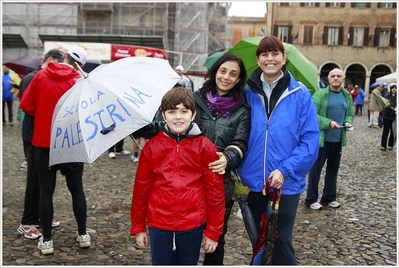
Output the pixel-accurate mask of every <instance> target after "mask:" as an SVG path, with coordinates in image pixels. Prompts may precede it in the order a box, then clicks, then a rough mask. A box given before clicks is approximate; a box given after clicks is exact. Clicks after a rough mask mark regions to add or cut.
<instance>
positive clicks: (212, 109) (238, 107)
mask: <svg viewBox="0 0 399 268" xmlns="http://www.w3.org/2000/svg"><path fill="white" fill-rule="evenodd" d="M245 78H246V70H245V67H244V64H243V62H242V60H241V59H240V58H239V57H237V56H236V55H233V54H225V55H223V56H222V57H221V58H219V59H218V60H217V61H216V62H215V63H214V64H213V66H212V67H211V68H210V69H209V70H208V73H207V74H206V75H205V82H204V84H203V86H202V88H200V89H199V90H198V91H196V92H195V93H194V97H195V102H196V105H197V107H196V111H197V115H196V117H195V119H194V122H196V123H197V125H198V126H199V127H200V129H201V131H202V132H203V133H204V134H205V136H206V137H208V139H210V140H211V141H212V142H213V143H214V144H215V145H216V146H217V148H218V151H219V152H218V153H217V154H218V156H219V160H217V161H215V162H213V163H211V166H210V169H212V170H213V171H214V172H219V173H220V174H224V187H225V189H224V191H225V199H226V210H225V219H224V232H223V234H222V235H221V236H220V238H219V241H218V246H217V248H216V250H215V251H214V252H213V253H206V254H205V258H204V262H203V264H204V265H223V257H224V244H225V240H224V236H225V234H226V232H227V222H228V219H229V218H230V213H231V208H232V207H233V204H234V201H233V200H232V195H233V190H234V182H233V180H232V179H231V170H234V169H236V168H237V167H238V166H239V164H240V163H241V160H242V158H243V157H244V155H245V154H246V152H247V148H248V137H249V130H250V109H249V106H248V104H247V102H246V100H245V96H244V85H245Z"/></svg>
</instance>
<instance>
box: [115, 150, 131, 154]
mask: <svg viewBox="0 0 399 268" xmlns="http://www.w3.org/2000/svg"><path fill="white" fill-rule="evenodd" d="M115 154H116V155H129V154H130V151H126V150H122V151H120V152H115Z"/></svg>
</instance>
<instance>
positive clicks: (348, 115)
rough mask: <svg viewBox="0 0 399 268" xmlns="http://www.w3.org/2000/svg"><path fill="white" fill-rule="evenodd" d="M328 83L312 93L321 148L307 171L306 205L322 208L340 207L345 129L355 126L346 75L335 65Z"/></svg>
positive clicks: (312, 207)
mask: <svg viewBox="0 0 399 268" xmlns="http://www.w3.org/2000/svg"><path fill="white" fill-rule="evenodd" d="M328 82H329V86H328V87H326V88H324V89H322V90H318V91H316V92H315V93H314V94H313V101H314V103H315V104H316V110H317V117H318V121H319V127H320V148H319V154H318V157H317V160H316V162H315V163H314V165H313V167H312V169H311V170H310V171H309V175H308V189H307V195H306V200H305V205H306V206H308V207H310V208H311V209H315V210H318V209H321V208H322V207H323V205H327V204H328V206H330V207H332V208H339V207H340V204H339V202H338V201H337V177H338V170H339V166H340V162H341V155H342V147H343V146H346V144H347V137H346V130H345V129H344V128H343V127H347V128H349V127H352V123H353V118H354V111H353V105H352V97H351V94H350V93H349V92H348V91H346V90H345V88H343V87H342V84H343V83H344V82H345V75H344V73H343V71H342V70H340V69H338V68H335V69H333V70H331V71H330V73H329V74H328ZM326 160H327V167H326V172H325V178H324V188H323V195H322V197H321V199H320V202H318V201H317V199H318V196H319V195H318V187H319V182H320V176H321V171H322V169H323V166H324V163H325V162H326Z"/></svg>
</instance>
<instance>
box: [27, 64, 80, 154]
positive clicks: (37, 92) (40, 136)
mask: <svg viewBox="0 0 399 268" xmlns="http://www.w3.org/2000/svg"><path fill="white" fill-rule="evenodd" d="M79 78H80V75H79V73H78V72H77V71H76V70H75V69H74V68H73V67H72V66H71V65H69V64H64V63H49V64H48V66H47V67H46V68H45V69H42V70H40V71H38V72H37V73H36V74H35V76H34V77H33V79H32V81H31V83H30V84H29V86H28V88H27V89H26V90H25V92H24V94H23V96H22V99H21V103H20V107H21V109H22V110H23V111H24V112H25V113H26V114H29V115H31V116H34V117H35V122H34V125H33V128H34V130H33V138H32V144H33V145H34V146H36V147H42V148H50V135H51V124H52V117H53V112H54V108H55V106H56V104H57V102H58V100H59V99H60V98H61V96H62V95H63V94H64V93H65V92H66V91H68V90H69V89H70V88H71V87H72V86H73V85H74V84H75V83H76V81H77V80H78V79H79Z"/></svg>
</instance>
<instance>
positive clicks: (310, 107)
mask: <svg viewBox="0 0 399 268" xmlns="http://www.w3.org/2000/svg"><path fill="white" fill-rule="evenodd" d="M283 72H284V76H283V77H282V78H281V80H284V81H285V82H284V88H280V90H281V96H280V97H279V98H278V99H277V98H275V99H274V102H275V103H274V104H273V105H275V106H274V109H273V110H272V112H271V113H270V115H269V118H268V116H267V114H266V109H265V105H264V102H263V101H262V98H264V99H266V95H265V93H264V91H263V86H262V81H261V80H260V75H261V74H262V70H261V69H260V68H258V69H257V70H256V71H254V72H253V73H252V75H251V77H250V78H249V80H248V86H246V88H245V90H246V98H247V101H248V104H249V105H250V107H251V133H250V136H249V142H248V151H247V155H246V157H245V158H244V160H243V161H242V163H241V165H240V166H239V169H238V172H239V174H240V176H241V179H242V183H243V184H244V185H246V186H248V187H249V189H250V190H251V191H252V192H261V191H262V189H263V186H264V185H265V183H266V181H267V179H268V177H269V175H270V173H271V172H272V171H273V170H275V169H278V170H279V171H280V172H281V173H282V174H283V176H284V178H285V181H284V184H283V187H282V194H283V195H296V194H300V193H302V192H303V191H304V189H305V186H306V174H307V173H308V172H309V170H310V168H311V167H312V165H313V163H314V162H315V161H316V159H317V156H318V152H319V126H318V121H317V113H316V108H315V105H314V103H313V101H312V96H311V94H310V91H309V89H307V88H306V87H305V86H304V85H303V84H300V83H298V82H297V81H295V79H294V78H293V77H292V75H291V74H290V73H289V72H288V70H286V68H285V66H284V67H283ZM282 84H283V83H282ZM285 85H288V86H287V87H286V86H285ZM277 87H279V84H277V86H276V88H277ZM272 98H273V96H272V97H271V101H272Z"/></svg>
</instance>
